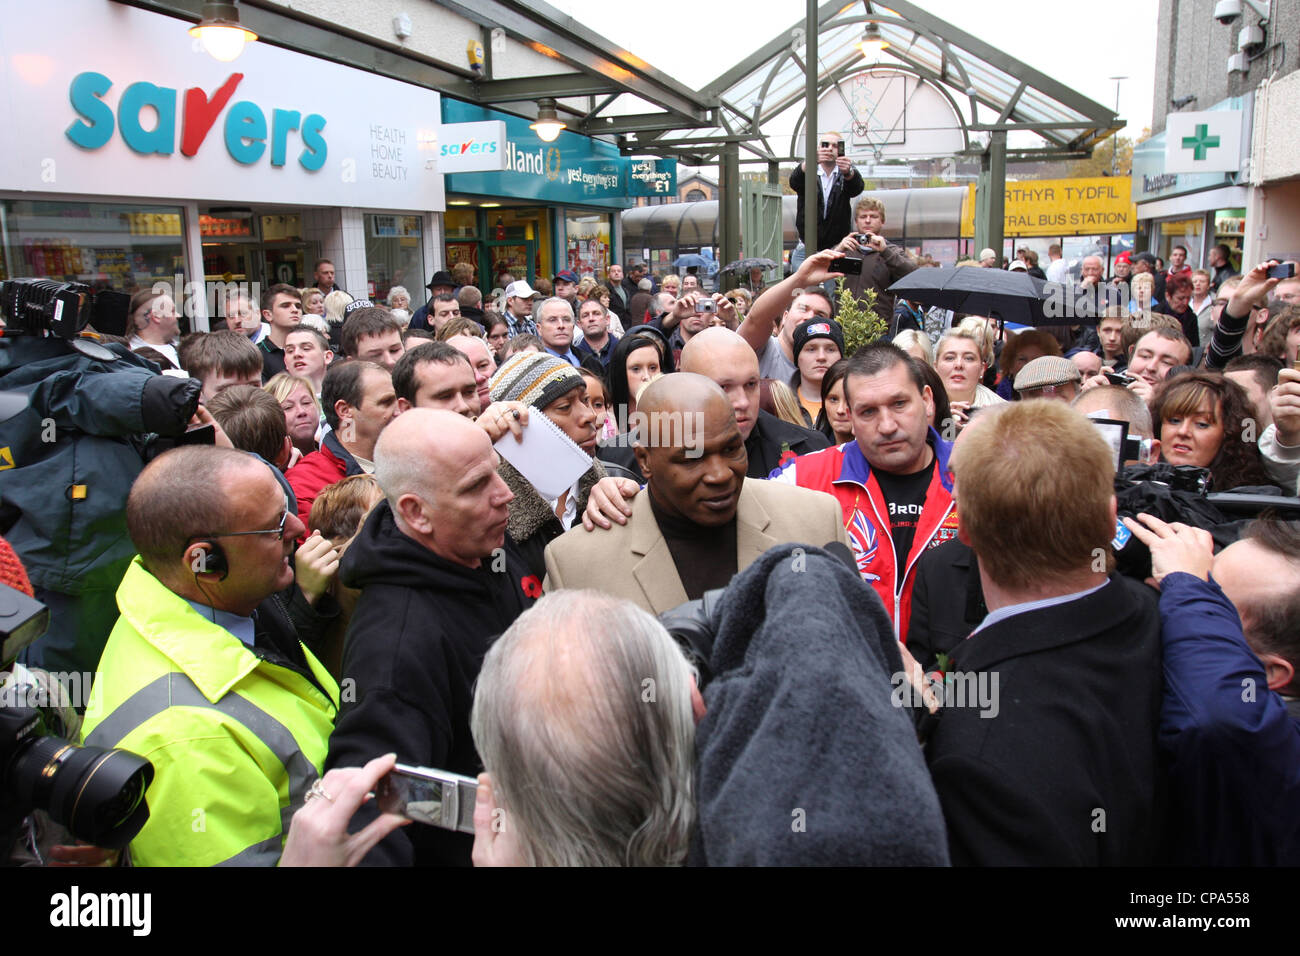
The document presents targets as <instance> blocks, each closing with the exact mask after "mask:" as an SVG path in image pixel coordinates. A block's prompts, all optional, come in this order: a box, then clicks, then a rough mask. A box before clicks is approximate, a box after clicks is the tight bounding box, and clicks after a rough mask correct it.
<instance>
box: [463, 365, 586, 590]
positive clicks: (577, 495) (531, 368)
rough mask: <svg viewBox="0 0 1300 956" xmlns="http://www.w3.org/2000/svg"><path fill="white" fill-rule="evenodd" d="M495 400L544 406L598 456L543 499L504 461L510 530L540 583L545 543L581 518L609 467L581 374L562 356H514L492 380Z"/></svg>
mask: <svg viewBox="0 0 1300 956" xmlns="http://www.w3.org/2000/svg"><path fill="white" fill-rule="evenodd" d="M488 385H489V387H490V388H491V394H492V401H493V402H501V401H517V402H523V403H525V404H526V405H530V406H532V407H533V408H537V409H540V410H541V412H542V414H543V415H545V416H546V417H547V418H549V419H550V420H551V421H552V422H553V423H554V424H555V425H557V426H558V427H559V428H560V430H561V431H562V432H564V434H565V435H567V436H568V437H569V438H570V439H571V440H572V441H573V442H574V444H576V445H577V446H578V447H579V448H581V449H582V450H583V451H584V452H586V453H587V454H588V455H591V456H593V457H592V462H591V468H590V469H588V470H587V472H586V473H585V474H583V475H582V476H581V477H580V478H579V479H578V480H577V481H576V482H574V483H573V485H572V487H570V488H569V489H568V490H567V491H565V492H564V493H563V494H561V495H560V497H559V498H557V499H555V500H550V499H547V498H543V497H542V495H541V493H540V492H538V491H537V489H536V488H534V487H533V486H532V485H531V484H530V483H529V482H528V479H527V478H525V477H524V476H523V475H521V474H520V473H519V472H518V471H517V470H516V469H515V468H514V466H513V465H511V464H510V463H509V462H508V461H506V460H504V459H502V461H501V465H500V466H499V467H498V468H497V473H498V474H499V475H500V476H501V478H502V479H503V480H504V481H505V483H506V484H507V485H509V486H510V490H511V491H513V492H514V495H515V497H514V500H513V501H511V502H510V517H509V519H508V523H507V525H506V530H507V531H508V532H509V533H510V537H511V538H513V539H514V541H515V543H516V544H517V545H518V546H519V552H520V554H521V555H522V556H523V558H524V561H525V562H526V563H527V565H528V567H529V569H530V570H531V571H532V573H533V574H535V575H537V579H538V581H541V580H542V578H544V577H545V576H546V562H545V560H544V555H545V551H546V546H547V545H548V544H549V543H550V542H551V541H552V540H553V539H554V538H558V537H559V536H560V535H562V534H564V532H566V531H568V530H569V528H571V527H572V526H573V524H574V522H575V521H580V520H581V516H582V513H583V511H584V510H585V509H586V507H587V497H588V496H589V495H590V494H591V489H592V487H593V486H594V485H595V484H596V482H598V481H600V479H602V478H604V477H605V474H606V472H605V469H604V468H603V467H601V464H600V462H598V461H596V460H595V457H594V456H595V454H596V412H595V411H594V410H593V409H592V407H591V402H590V401H589V400H588V399H587V383H586V380H585V379H584V378H583V377H582V373H581V372H579V371H578V369H576V368H574V367H573V366H572V365H570V364H569V363H568V362H566V361H564V360H563V359H559V358H556V357H555V356H554V355H550V354H548V353H545V352H519V353H516V354H515V355H512V356H510V357H509V358H508V359H506V361H505V362H503V363H502V365H501V367H500V368H499V369H497V370H496V373H495V374H494V375H493V376H492V378H491V379H490V380H489V382H488Z"/></svg>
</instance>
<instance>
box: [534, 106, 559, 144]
mask: <svg viewBox="0 0 1300 956" xmlns="http://www.w3.org/2000/svg"><path fill="white" fill-rule="evenodd" d="M528 128H529V129H531V130H533V131H534V132H536V133H537V135H538V137H539V138H540V139H541V140H542V141H543V142H545V143H553V142H555V138H556V137H557V136H559V135H560V130H562V129H565V128H566V126H565V124H564V121H563V120H561V119H560V115H559V114H558V113H556V112H555V97H553V96H543V97H541V98H540V99H538V101H537V122H535V123H529V124H528Z"/></svg>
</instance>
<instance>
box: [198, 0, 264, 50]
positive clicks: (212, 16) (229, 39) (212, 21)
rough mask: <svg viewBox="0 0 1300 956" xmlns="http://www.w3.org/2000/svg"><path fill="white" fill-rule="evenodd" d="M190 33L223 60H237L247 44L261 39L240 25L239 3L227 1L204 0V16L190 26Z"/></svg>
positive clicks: (206, 48) (204, 47)
mask: <svg viewBox="0 0 1300 956" xmlns="http://www.w3.org/2000/svg"><path fill="white" fill-rule="evenodd" d="M190 36H192V37H194V38H195V39H196V40H198V41H199V42H200V43H202V44H203V49H205V50H206V51H207V52H208V53H209V54H210V55H211V56H212V58H213V59H216V60H220V61H221V62H222V63H229V62H230V61H231V60H234V59H236V58H237V57H238V56H239V54H241V53H243V52H244V44H246V43H252V42H253V41H254V40H256V39H257V34H256V33H254V32H253V31H252V30H248V29H245V28H244V27H243V26H241V25H240V23H239V9H238V8H237V7H236V6H235V4H234V3H233V2H229V3H227V2H224V0H204V3H203V18H202V19H201V20H199V24H198V26H194V27H190Z"/></svg>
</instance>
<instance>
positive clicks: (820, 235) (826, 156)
mask: <svg viewBox="0 0 1300 956" xmlns="http://www.w3.org/2000/svg"><path fill="white" fill-rule="evenodd" d="M865 185H866V184H865V183H863V181H862V174H861V173H859V172H858V171H857V170H856V169H854V168H853V163H851V162H850V161H849V158H848V157H847V156H845V155H844V137H842V136H840V134H839V133H822V134H821V136H820V137H819V139H818V144H817V203H818V209H817V235H816V236H813V237H811V239H810V238H809V237H806V236H804V234H803V208H804V205H803V204H804V168H803V163H800V164H799V165H798V166H796V167H795V168H794V171H793V172H791V173H790V188H791V189H793V190H794V191H795V195H797V196H798V202H797V207H798V208H797V209H796V211H795V215H794V226H795V231H797V232H798V233H799V240H800V241H801V242H803V243H804V247H805V248H806V249H807V252H808V254H809V255H811V254H812V253H814V252H817V251H818V250H819V249H830V248H833V247H834V246H836V245H838V244H839V242H840V240H841V239H843V238H844V237H845V236H847V235H848V234H849V226H850V224H851V222H852V217H851V216H850V215H849V200H850V199H853V198H854V197H855V196H858V195H860V194H861V193H862V190H863V189H864V188H865Z"/></svg>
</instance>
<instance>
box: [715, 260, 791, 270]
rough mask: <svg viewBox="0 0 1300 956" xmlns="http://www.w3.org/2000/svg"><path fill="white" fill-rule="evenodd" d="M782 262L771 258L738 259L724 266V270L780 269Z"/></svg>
mask: <svg viewBox="0 0 1300 956" xmlns="http://www.w3.org/2000/svg"><path fill="white" fill-rule="evenodd" d="M780 266H781V264H780V263H779V262H773V261H772V260H771V259H737V260H736V261H735V262H732V263H729V264H727V265H725V266H723V267H722V269H721V271H722V272H735V271H737V270H738V271H740V272H748V271H749V270H750V269H778V268H780Z"/></svg>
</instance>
